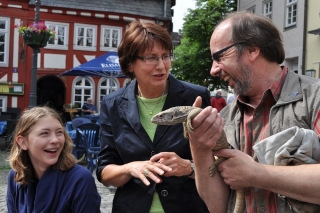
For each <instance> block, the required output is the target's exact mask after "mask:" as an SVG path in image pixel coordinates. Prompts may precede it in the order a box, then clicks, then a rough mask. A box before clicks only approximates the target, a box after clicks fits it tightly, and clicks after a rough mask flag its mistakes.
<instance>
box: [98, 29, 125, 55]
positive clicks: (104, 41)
mask: <svg viewBox="0 0 320 213" xmlns="http://www.w3.org/2000/svg"><path fill="white" fill-rule="evenodd" d="M121 37H122V28H121V27H112V26H106V25H102V26H101V36H100V38H101V41H100V44H101V50H105V51H110V50H113V51H117V48H118V46H119V44H120V41H121Z"/></svg>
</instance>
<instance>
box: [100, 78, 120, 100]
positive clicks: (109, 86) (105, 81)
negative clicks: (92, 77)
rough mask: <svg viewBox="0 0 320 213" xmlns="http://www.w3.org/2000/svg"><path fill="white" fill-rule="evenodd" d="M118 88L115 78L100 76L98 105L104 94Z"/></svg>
mask: <svg viewBox="0 0 320 213" xmlns="http://www.w3.org/2000/svg"><path fill="white" fill-rule="evenodd" d="M119 88H120V86H119V82H118V80H117V79H116V78H101V79H100V82H99V89H100V90H99V97H100V100H99V106H100V104H101V101H102V99H103V97H104V96H105V95H108V94H109V93H111V92H114V91H116V90H117V89H119Z"/></svg>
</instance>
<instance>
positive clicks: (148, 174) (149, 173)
mask: <svg viewBox="0 0 320 213" xmlns="http://www.w3.org/2000/svg"><path fill="white" fill-rule="evenodd" d="M126 167H127V171H128V173H129V174H130V175H131V176H132V177H136V178H139V179H140V180H141V181H142V182H143V183H144V184H146V185H147V186H149V185H150V182H149V179H151V180H153V181H154V182H156V183H161V182H162V180H161V178H160V177H159V176H161V175H163V174H165V173H166V172H170V171H171V170H172V169H171V168H170V167H169V166H166V165H165V164H162V163H159V162H152V161H134V162H131V163H128V164H127V165H126Z"/></svg>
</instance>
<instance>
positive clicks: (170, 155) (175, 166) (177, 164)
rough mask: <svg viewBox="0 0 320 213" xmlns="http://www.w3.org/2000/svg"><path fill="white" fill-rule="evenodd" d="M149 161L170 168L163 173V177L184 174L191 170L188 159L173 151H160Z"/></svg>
mask: <svg viewBox="0 0 320 213" xmlns="http://www.w3.org/2000/svg"><path fill="white" fill-rule="evenodd" d="M150 161H151V162H158V163H161V164H163V165H166V166H168V167H170V168H171V169H172V170H171V171H167V172H166V173H164V176H165V177H170V176H178V177H180V176H186V175H189V174H190V173H191V172H192V169H191V162H190V160H186V159H182V158H180V157H179V156H178V155H177V154H176V153H174V152H161V153H159V154H156V155H154V156H152V157H151V158H150Z"/></svg>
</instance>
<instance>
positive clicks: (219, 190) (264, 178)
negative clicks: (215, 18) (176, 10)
mask: <svg viewBox="0 0 320 213" xmlns="http://www.w3.org/2000/svg"><path fill="white" fill-rule="evenodd" d="M266 41H267V42H266ZM210 50H211V54H212V58H213V63H212V68H211V71H210V74H211V75H212V76H219V77H220V78H221V79H222V80H224V81H227V82H228V84H229V86H230V87H232V88H233V89H234V91H235V93H236V94H238V97H237V100H236V101H233V102H232V103H231V104H229V105H227V106H226V107H225V108H224V109H223V110H222V111H221V112H220V113H218V111H217V110H216V109H213V108H211V107H208V108H206V109H204V110H202V111H201V112H200V113H199V114H198V115H197V116H196V117H195V118H194V119H193V121H192V126H193V127H194V129H193V133H189V137H190V146H191V150H192V156H193V159H194V163H195V167H196V173H195V174H196V183H197V189H198V191H199V194H200V195H201V197H202V198H203V199H204V201H205V202H206V204H207V206H208V208H209V210H210V211H211V212H216V213H219V212H222V213H226V212H228V213H229V212H232V211H233V208H234V201H235V191H234V190H237V189H244V195H245V208H246V209H245V211H246V212H285V213H289V212H290V213H291V212H293V210H292V206H291V204H289V202H288V198H290V199H295V200H296V201H304V202H308V203H313V204H320V194H319V192H320V181H317V178H318V177H320V165H319V164H303V165H299V166H275V165H273V164H272V165H269V164H263V162H259V159H258V158H257V155H256V154H257V153H256V152H254V150H253V146H254V145H257V144H259V143H260V141H261V140H263V139H266V138H270V136H273V135H274V134H276V133H281V132H283V131H284V130H287V129H288V128H291V127H297V128H304V129H307V130H309V131H311V132H312V133H313V134H316V136H318V137H320V81H319V79H315V78H311V77H308V76H304V75H298V74H296V73H294V72H290V71H288V70H287V68H286V67H284V66H280V64H282V62H283V60H284V58H285V51H284V47H283V44H282V36H281V33H280V32H279V30H278V29H277V28H276V26H275V25H274V24H273V23H272V21H271V20H270V19H269V18H267V17H264V16H258V15H255V14H252V13H248V12H238V13H232V14H230V15H229V16H227V18H226V19H225V20H223V21H222V22H221V23H220V24H219V25H218V26H217V27H216V28H215V30H214V32H213V34H212V37H211V40H210ZM257 79H263V81H259V80H257ZM200 103H201V99H200V98H199V99H197V100H196V102H195V104H194V105H195V106H199V105H200ZM222 130H224V131H225V133H226V136H227V140H228V142H229V144H230V146H231V147H232V148H233V149H222V150H220V151H215V152H212V149H214V147H215V145H216V142H217V140H218V138H219V137H220V135H221V133H222ZM316 142H317V141H316ZM297 154H298V153H297ZM213 156H217V157H223V158H226V160H225V161H223V162H222V163H221V164H220V165H219V166H218V171H219V172H218V173H217V174H216V175H215V176H214V177H210V176H209V174H208V168H209V167H210V166H211V165H212V164H213V163H214V161H215V158H214V157H213ZM313 160H314V162H319V159H313ZM310 180H314V181H310ZM316 212H318V211H316Z"/></svg>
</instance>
